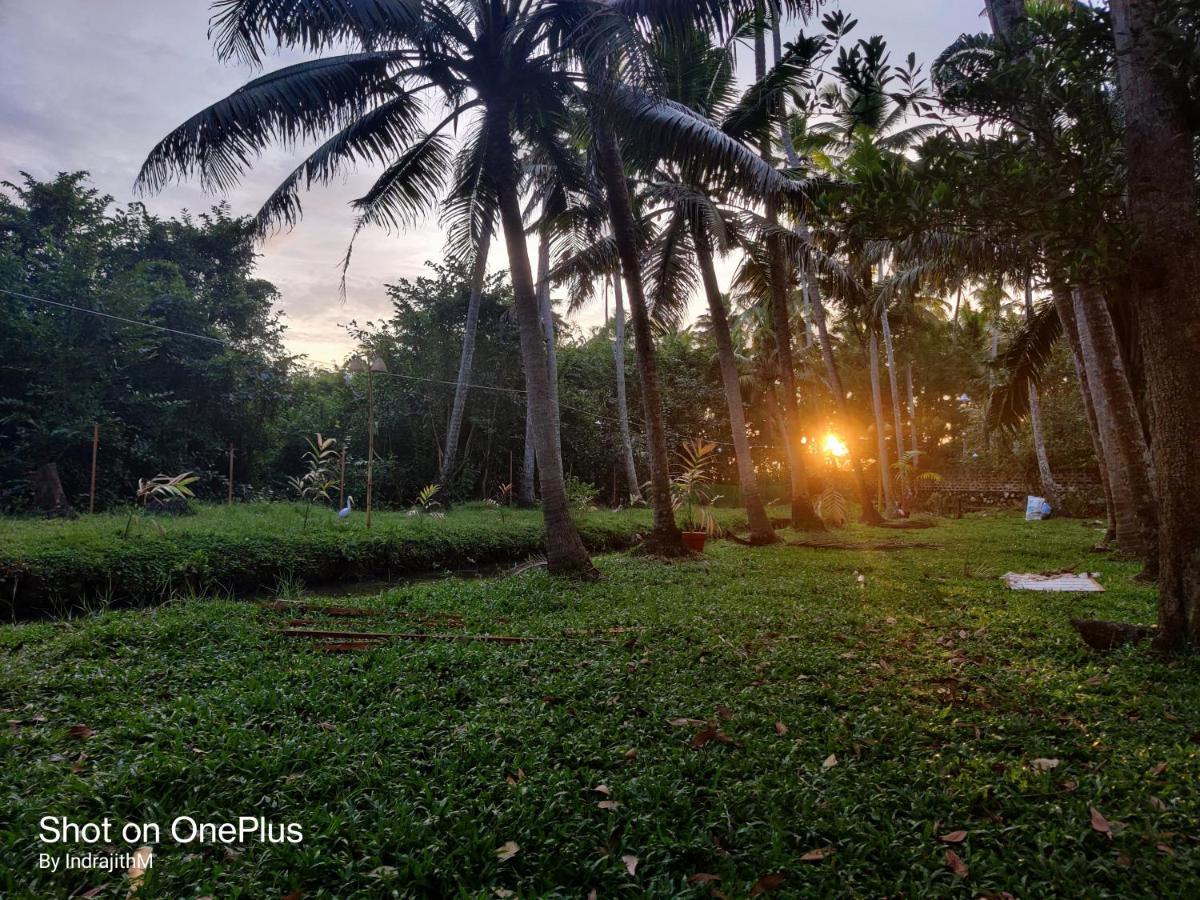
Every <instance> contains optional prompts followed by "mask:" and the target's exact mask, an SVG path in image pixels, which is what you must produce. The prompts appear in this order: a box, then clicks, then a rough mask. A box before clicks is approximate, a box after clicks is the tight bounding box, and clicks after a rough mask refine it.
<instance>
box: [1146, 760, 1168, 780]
mask: <svg viewBox="0 0 1200 900" xmlns="http://www.w3.org/2000/svg"><path fill="white" fill-rule="evenodd" d="M1165 771H1167V764H1166V763H1165V762H1161V763H1159V764H1158V765H1157V766H1155V767H1154V768H1153V769H1151V770H1150V774H1151V775H1154V776H1155V777H1157V776H1159V775H1161V774H1162V773H1163V772H1165Z"/></svg>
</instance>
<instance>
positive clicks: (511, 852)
mask: <svg viewBox="0 0 1200 900" xmlns="http://www.w3.org/2000/svg"><path fill="white" fill-rule="evenodd" d="M520 850H521V845H520V844H518V843H517V842H516V841H505V842H504V843H503V844H501V845H500V846H499V847H497V848H496V859H498V860H500V862H508V861H509V860H510V859H512V858H513V857H514V856H516V855H517V853H518V852H520Z"/></svg>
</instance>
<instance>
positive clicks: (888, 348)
mask: <svg viewBox="0 0 1200 900" xmlns="http://www.w3.org/2000/svg"><path fill="white" fill-rule="evenodd" d="M879 321H880V323H881V324H882V325H883V350H884V353H885V354H887V368H888V382H889V384H890V385H891V388H892V425H893V430H894V433H895V435H896V461H897V462H898V463H899V465H898V466H897V473H898V474H899V476H900V496H901V497H902V498H903V499H904V500H905V502H907V500H908V497H909V496H910V495H911V494H912V489H911V486H910V485H909V483H908V469H907V466H906V465H905V459H904V420H903V419H902V418H901V417H900V378H899V376H898V375H897V373H896V355H895V353H894V352H893V349H892V326H891V324H890V322H889V321H888V311H887V307H886V306H885V307H884V308H883V309H882V310H881V311H880V313H879Z"/></svg>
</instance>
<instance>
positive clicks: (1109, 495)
mask: <svg viewBox="0 0 1200 900" xmlns="http://www.w3.org/2000/svg"><path fill="white" fill-rule="evenodd" d="M1050 297H1051V299H1052V300H1053V302H1054V309H1055V312H1057V313H1058V318H1059V320H1060V321H1061V322H1062V326H1063V334H1065V335H1066V338H1067V346H1068V348H1069V349H1070V351H1071V365H1072V366H1073V367H1074V369H1075V380H1076V382H1078V384H1079V394H1080V398H1081V399H1082V400H1083V411H1084V415H1085V416H1086V418H1087V423H1088V431H1089V432H1090V433H1091V436H1092V448H1093V450H1094V451H1095V453H1096V461H1097V463H1098V464H1099V471H1100V484H1101V486H1102V487H1103V489H1104V505H1105V510H1106V511H1107V516H1108V529H1107V531H1106V533H1105V535H1104V540H1103V542H1102V543H1104V544H1109V543H1113V542H1115V541H1116V540H1117V515H1116V504H1115V503H1114V495H1113V486H1112V483H1111V480H1110V479H1111V478H1112V474H1111V473H1112V471H1113V470H1112V468H1111V467H1110V466H1109V464H1108V460H1107V459H1106V458H1105V456H1104V443H1103V441H1101V440H1100V423H1099V420H1098V419H1097V417H1096V406H1095V402H1094V401H1093V399H1092V388H1091V383H1090V382H1089V381H1088V373H1087V368H1086V367H1085V366H1084V364H1083V348H1082V347H1081V346H1080V343H1079V328H1078V325H1077V324H1076V322H1075V307H1074V304H1073V302H1072V300H1071V292H1070V291H1069V290H1068V289H1067V288H1066V287H1063V286H1062V285H1060V284H1054V285H1052V286H1051V289H1050ZM1126 490H1128V486H1126ZM1125 508H1126V509H1128V508H1129V504H1128V503H1126V504H1125Z"/></svg>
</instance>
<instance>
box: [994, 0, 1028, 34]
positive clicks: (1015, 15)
mask: <svg viewBox="0 0 1200 900" xmlns="http://www.w3.org/2000/svg"><path fill="white" fill-rule="evenodd" d="M986 5H987V14H988V21H989V22H991V25H992V32H993V33H994V34H998V35H1003V36H1005V37H1007V36H1008V35H1009V34H1011V33H1012V30H1013V29H1014V28H1016V27H1017V26H1018V25H1020V24H1021V23H1022V22H1024V21H1025V0H986Z"/></svg>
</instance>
